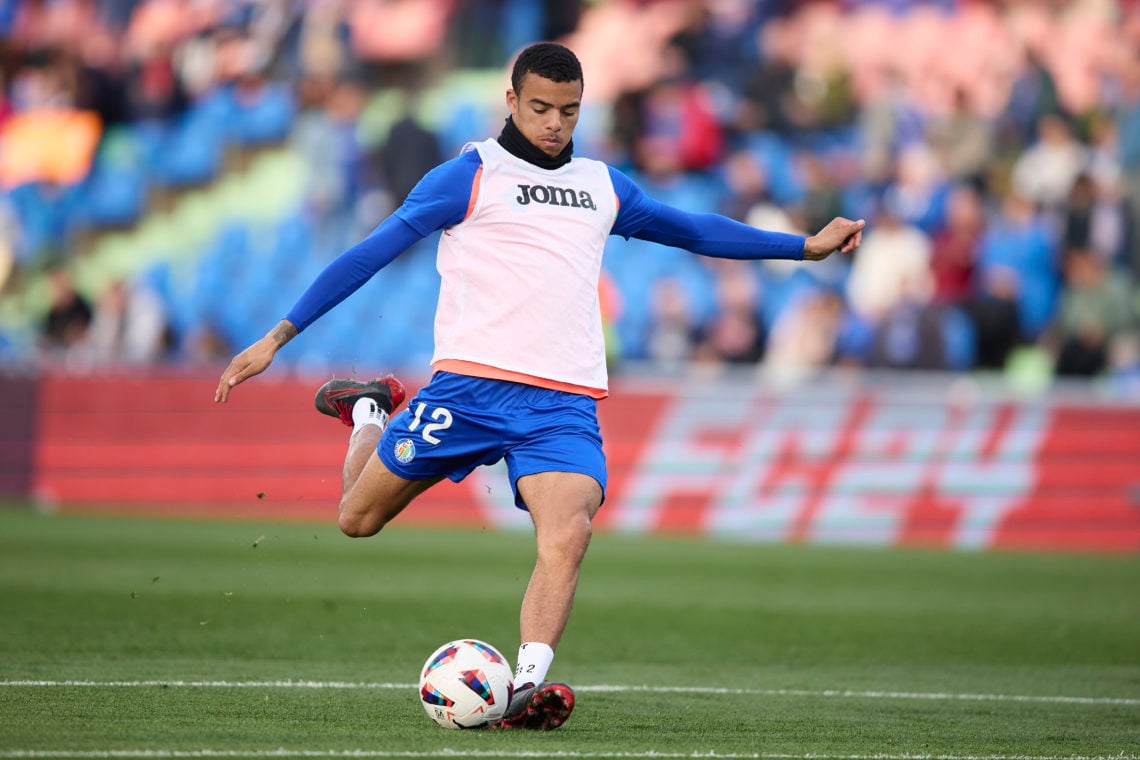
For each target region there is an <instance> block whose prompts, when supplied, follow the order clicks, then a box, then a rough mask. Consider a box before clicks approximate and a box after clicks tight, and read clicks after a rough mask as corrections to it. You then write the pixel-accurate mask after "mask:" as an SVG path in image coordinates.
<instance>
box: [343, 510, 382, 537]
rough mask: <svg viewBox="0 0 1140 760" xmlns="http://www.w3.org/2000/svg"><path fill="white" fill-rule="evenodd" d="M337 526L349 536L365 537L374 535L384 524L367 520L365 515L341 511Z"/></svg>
mask: <svg viewBox="0 0 1140 760" xmlns="http://www.w3.org/2000/svg"><path fill="white" fill-rule="evenodd" d="M337 527H338V528H340V532H341V533H343V534H344V535H346V536H348V537H349V538H367V537H368V536H375V535H376V534H377V533H379V532H380V529H381V528H382V527H384V526H383V524H382V523H378V522H376V521H375V520H369V519H368V518H367V517H366V516H363V515H355V514H351V513H344V512H342V513H341V515H340V518H339V519H338V520H337Z"/></svg>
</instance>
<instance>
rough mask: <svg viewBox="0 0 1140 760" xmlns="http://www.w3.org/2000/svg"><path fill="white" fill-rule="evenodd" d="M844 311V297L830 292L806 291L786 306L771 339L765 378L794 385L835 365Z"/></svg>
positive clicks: (766, 358) (778, 318) (765, 364)
mask: <svg viewBox="0 0 1140 760" xmlns="http://www.w3.org/2000/svg"><path fill="white" fill-rule="evenodd" d="M844 308H845V307H844V304H843V298H842V295H841V294H840V293H839V292H838V291H835V290H831V289H827V288H820V289H817V288H812V289H809V290H806V291H804V292H803V293H801V294H800V295H799V296H798V297H797V298H795V299H794V300H793V301H792V303H790V304H788V305H787V306H785V308H784V309H782V310H781V311H780V314H779V316H778V317H777V319H776V322H775V324H774V325H773V326H772V330H771V333H770V336H769V339H768V346H767V350H766V351H765V355H764V372H765V375H766V376H767V377H768V378H769V379H772V380H774V381H776V382H778V383H781V384H787V385H795V384H796V383H798V382H799V381H801V380H803V379H804V378H805V377H808V376H810V375H811V374H812V373H814V372H817V371H819V370H820V369H822V368H824V367H827V366H828V365H830V364H832V363H834V362H835V360H836V358H837V357H836V354H837V345H838V342H839V334H840V331H841V329H842V326H843V319H844Z"/></svg>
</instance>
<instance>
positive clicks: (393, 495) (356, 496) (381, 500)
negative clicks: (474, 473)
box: [337, 426, 442, 538]
mask: <svg viewBox="0 0 1140 760" xmlns="http://www.w3.org/2000/svg"><path fill="white" fill-rule="evenodd" d="M369 427H372V428H375V426H369ZM380 436H381V432H380V430H379V429H375V432H372V431H368V430H362V431H360V435H359V438H360V440H359V442H357V441H356V440H353V442H352V443H351V444H350V446H349V452H348V456H347V457H346V458H345V491H344V495H343V496H341V499H340V514H339V517H338V518H337V525H338V526H339V527H340V530H341V532H342V533H344V534H345V535H346V536H352V537H354V538H362V537H365V536H374V535H376V534H377V533H379V532H380V529H381V528H383V527H384V526H385V525H387V524H388V522H389V521H391V520H392V518H394V517H395V516H396V515H398V514H400V512H402V511H403V510H404V507H406V506H408V504H410V503H411V502H412V500H413V499H415V498H416V497H417V496H419V495H420V494H421V493H423V492H424V491H426V490H427V489H428V488H430V487H431V486H433V485H435V484H436V483H438V482H439V481H440V480H442V477H436V478H430V479H427V480H406V479H404V478H401V477H400V476H399V475H396V474H395V473H393V472H392V471H391V470H389V469H388V468H387V466H385V464H384V463H383V462H382V461H380V457H379V456H377V454H376V444H377V443H378V442H379V440H380ZM353 438H354V439H356V438H357V435H355V434H354V435H353ZM362 454H363V455H366V457H362V456H361V455H362ZM357 458H364V466H363V467H362V468H361V469H360V470H359V473H358V475H357V476H356V477H355V478H352V480H351V483H350V482H349V476H350V467H352V466H354V464H355V462H354V461H353V462H350V460H355V459H357Z"/></svg>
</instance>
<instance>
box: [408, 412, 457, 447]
mask: <svg viewBox="0 0 1140 760" xmlns="http://www.w3.org/2000/svg"><path fill="white" fill-rule="evenodd" d="M427 408H428V405H427V404H425V403H423V402H422V401H421V402H420V403H419V404H416V410H415V417H414V418H413V419H412V422H411V424H410V425H408V432H410V433H414V432H416V430H417V429H418V428H419V426H420V423H422V422H423V417H424V412H426V411H427ZM428 416H429V417H430V418H431V419H433V420H435V422H429V423H427V424H425V425H424V429H423V430H422V431H421V432H420V437H421V438H423V439H424V441H425V442H427V443H430V444H433V445H434V444H437V443H439V438H437V437H436V436H435V434H436V433H437V432H439V431H442V430H447V429H448V428H449V427H451V412H450V411H449V410H448V409H446V408H444V407H442V406H437V407H436V408H435V409H433V410H432V412H431V414H430V415H428Z"/></svg>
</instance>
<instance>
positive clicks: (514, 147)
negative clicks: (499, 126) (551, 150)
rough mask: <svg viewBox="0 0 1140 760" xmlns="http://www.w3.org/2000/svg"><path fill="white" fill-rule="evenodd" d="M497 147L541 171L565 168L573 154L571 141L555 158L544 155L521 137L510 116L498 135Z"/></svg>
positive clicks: (572, 142) (521, 134) (539, 149)
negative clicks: (499, 146)
mask: <svg viewBox="0 0 1140 760" xmlns="http://www.w3.org/2000/svg"><path fill="white" fill-rule="evenodd" d="M499 145H502V146H503V148H504V149H505V150H506V151H507V152H508V153H510V154H511V155H512V156H515V157H517V158H521V159H522V160H523V161H526V162H527V163H528V164H534V165H535V166H537V167H539V168H541V169H557V168H558V167H560V166H565V165H566V164H568V163H570V159H571V158H572V157H573V154H574V141H573V140H571V141H570V142H568V143H566V147H565V148H563V149H562V152H561V153H559V154H558V155H557V156H548V155H546V154H545V153H543V152H542V149H541V148H539V147H538V146H537V145H535V144H534V143H532V142H531V141H530V140H528V139H526V138H525V137H524V136H523V133H522V132H520V131H519V128H518V127H516V126H515V123H514V121H513V120H512V119H511V117H510V116H508V117H507V123H506V124H504V125H503V131H502V132H500V133H499Z"/></svg>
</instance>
